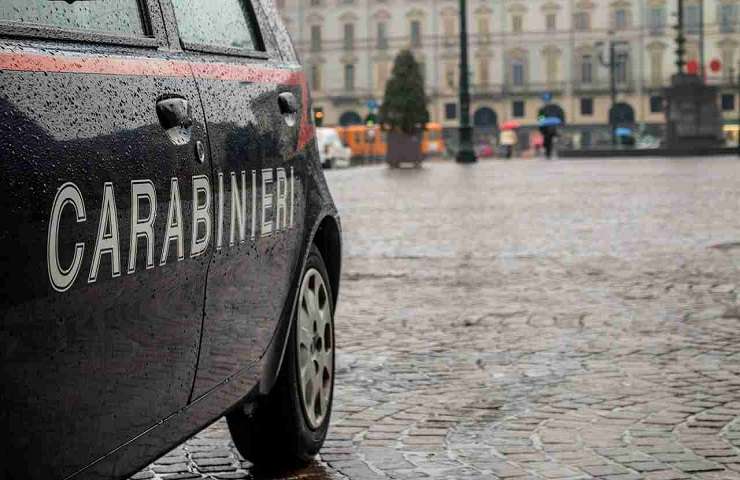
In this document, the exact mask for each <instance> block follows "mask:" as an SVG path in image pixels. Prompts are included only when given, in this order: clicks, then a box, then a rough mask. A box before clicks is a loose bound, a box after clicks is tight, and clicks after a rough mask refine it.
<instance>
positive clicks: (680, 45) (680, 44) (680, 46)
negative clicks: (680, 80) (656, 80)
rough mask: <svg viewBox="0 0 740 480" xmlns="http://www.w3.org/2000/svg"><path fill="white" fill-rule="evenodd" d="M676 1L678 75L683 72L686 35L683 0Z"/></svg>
mask: <svg viewBox="0 0 740 480" xmlns="http://www.w3.org/2000/svg"><path fill="white" fill-rule="evenodd" d="M677 1H678V22H677V24H676V31H677V33H678V35H676V67H677V68H678V73H679V75H680V74H682V73H683V67H684V65H686V61H685V60H684V58H683V57H684V55H685V54H686V48H685V45H686V36H685V35H684V34H683V0H677Z"/></svg>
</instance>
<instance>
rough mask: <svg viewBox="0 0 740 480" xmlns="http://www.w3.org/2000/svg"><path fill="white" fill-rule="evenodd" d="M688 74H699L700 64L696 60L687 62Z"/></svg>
mask: <svg viewBox="0 0 740 480" xmlns="http://www.w3.org/2000/svg"><path fill="white" fill-rule="evenodd" d="M686 73H688V74H689V75H696V74H697V73H699V62H697V61H696V60H689V61H688V62H686Z"/></svg>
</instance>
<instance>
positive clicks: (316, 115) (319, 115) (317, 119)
mask: <svg viewBox="0 0 740 480" xmlns="http://www.w3.org/2000/svg"><path fill="white" fill-rule="evenodd" d="M313 121H314V124H315V125H316V126H317V127H320V126H321V125H322V124H323V123H324V110H323V109H321V108H314V110H313Z"/></svg>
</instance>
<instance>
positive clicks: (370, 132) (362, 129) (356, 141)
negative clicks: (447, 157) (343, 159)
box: [337, 123, 445, 161]
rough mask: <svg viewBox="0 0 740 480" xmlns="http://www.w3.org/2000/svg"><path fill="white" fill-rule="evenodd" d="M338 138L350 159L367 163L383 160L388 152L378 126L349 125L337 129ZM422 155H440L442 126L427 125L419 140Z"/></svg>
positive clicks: (442, 150) (442, 141)
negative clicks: (345, 147) (347, 151)
mask: <svg viewBox="0 0 740 480" xmlns="http://www.w3.org/2000/svg"><path fill="white" fill-rule="evenodd" d="M337 132H339V137H340V138H341V139H342V141H343V142H344V144H345V145H347V146H348V147H349V148H350V150H352V157H353V158H357V159H365V160H367V161H378V160H382V159H383V158H385V154H386V152H387V151H388V145H387V143H386V132H385V131H384V130H383V129H382V128H380V126H378V125H374V126H372V127H368V126H366V125H351V126H348V127H338V128H337ZM421 150H422V152H423V153H424V155H442V154H444V152H445V143H444V139H443V137H442V125H441V124H439V123H428V124H427V125H426V129H425V130H424V134H423V136H422V140H421Z"/></svg>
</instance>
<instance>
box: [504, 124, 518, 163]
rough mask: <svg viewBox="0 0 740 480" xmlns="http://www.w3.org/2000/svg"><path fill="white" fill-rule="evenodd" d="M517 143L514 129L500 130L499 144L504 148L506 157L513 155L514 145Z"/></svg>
mask: <svg viewBox="0 0 740 480" xmlns="http://www.w3.org/2000/svg"><path fill="white" fill-rule="evenodd" d="M516 144H517V138H516V132H515V131H514V130H503V131H502V132H501V145H503V146H504V147H505V148H506V158H511V157H512V156H513V155H514V146H515V145H516Z"/></svg>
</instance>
